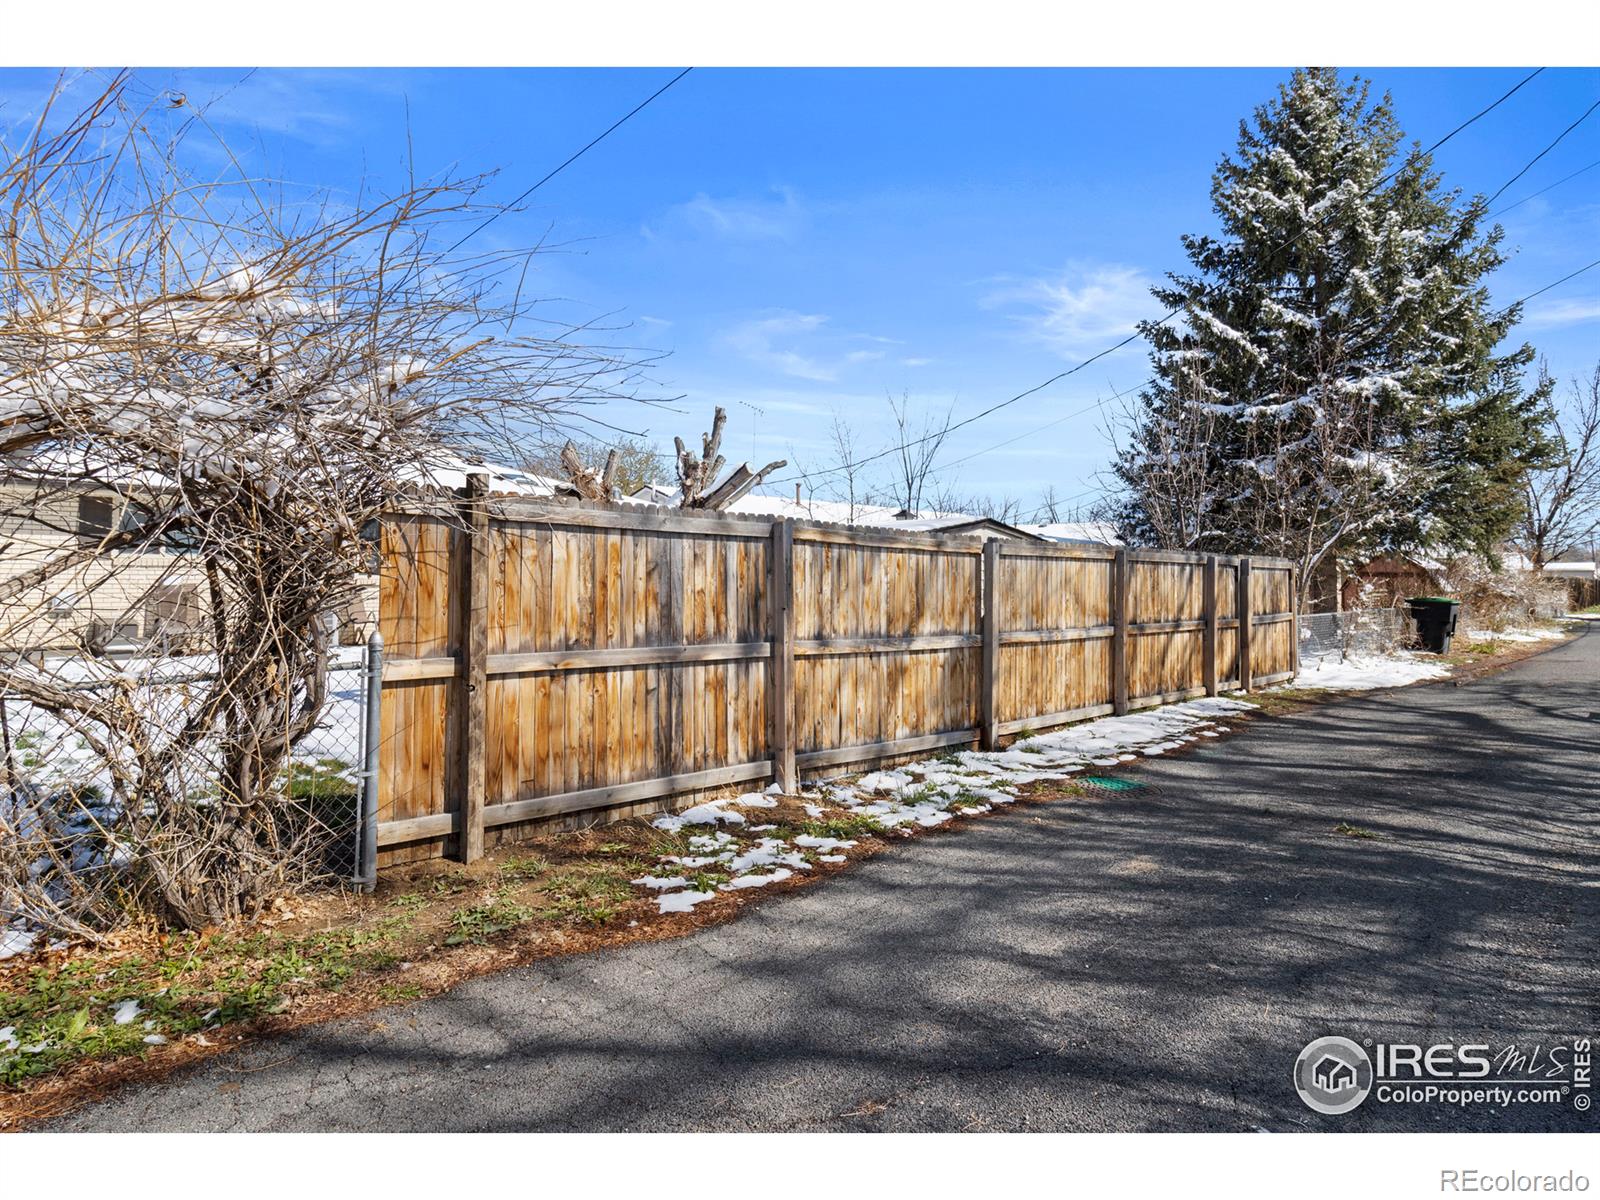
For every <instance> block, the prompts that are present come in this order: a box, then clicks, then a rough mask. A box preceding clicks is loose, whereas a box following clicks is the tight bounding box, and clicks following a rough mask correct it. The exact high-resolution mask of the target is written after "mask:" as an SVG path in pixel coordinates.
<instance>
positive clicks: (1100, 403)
mask: <svg viewBox="0 0 1600 1200" xmlns="http://www.w3.org/2000/svg"><path fill="white" fill-rule="evenodd" d="M1155 381H1156V380H1155V376H1153V375H1152V376H1151V377H1150V378H1149V379H1146V380H1143V381H1142V382H1140V383H1136V384H1134V385H1133V386H1132V387H1125V388H1123V389H1122V390H1121V391H1120V392H1117V391H1113V392H1112V393H1111V396H1110V397H1109V398H1110V399H1112V400H1120V399H1122V398H1123V397H1124V396H1126V395H1128V394H1130V393H1132V392H1136V391H1138V390H1139V389H1140V388H1143V387H1149V386H1150V385H1151V384H1152V383H1154V382H1155ZM1105 403H1106V398H1105V397H1102V398H1100V399H1097V400H1096V401H1095V402H1094V403H1093V404H1090V405H1087V406H1085V407H1083V408H1080V409H1077V410H1076V411H1074V412H1069V413H1068V414H1067V415H1066V416H1064V417H1056V418H1055V419H1054V420H1052V421H1046V422H1045V423H1044V424H1043V425H1039V426H1036V427H1034V428H1033V429H1028V430H1024V431H1023V432H1022V433H1019V434H1017V436H1016V437H1011V438H1007V439H1006V440H1005V441H1003V442H996V443H995V444H994V445H992V446H986V447H984V448H983V449H982V450H975V451H973V452H972V453H971V454H968V455H966V456H965V457H963V458H958V459H954V460H953V461H951V462H947V463H945V464H944V466H942V467H939V468H937V469H936V470H933V471H930V472H929V474H931V475H940V474H943V473H944V472H945V471H948V470H950V469H951V468H952V467H959V466H960V465H961V464H962V463H965V462H971V461H972V460H973V459H975V458H982V457H983V456H984V455H985V454H989V453H991V452H992V451H995V450H1001V449H1004V448H1005V447H1006V446H1010V445H1012V444H1013V443H1015V442H1020V441H1021V440H1022V439H1023V438H1028V437H1032V436H1033V435H1034V434H1036V433H1043V432H1044V431H1045V430H1046V429H1053V428H1055V426H1057V425H1060V424H1061V423H1062V422H1064V421H1070V420H1072V418H1074V417H1081V416H1083V415H1084V414H1085V413H1088V412H1093V411H1094V410H1095V409H1097V408H1103V407H1104V406H1105Z"/></svg>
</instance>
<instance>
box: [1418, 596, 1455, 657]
mask: <svg viewBox="0 0 1600 1200" xmlns="http://www.w3.org/2000/svg"><path fill="white" fill-rule="evenodd" d="M1406 603H1407V604H1408V605H1409V606H1410V608H1411V619H1412V620H1413V621H1415V622H1416V623H1417V636H1418V637H1419V638H1420V639H1421V640H1422V648H1423V649H1424V650H1431V651H1433V653H1435V654H1449V653H1450V639H1451V638H1452V637H1454V636H1455V632H1456V613H1457V612H1458V611H1459V610H1460V608H1461V601H1459V600H1446V599H1445V598H1444V597H1443V596H1409V597H1407V599H1406Z"/></svg>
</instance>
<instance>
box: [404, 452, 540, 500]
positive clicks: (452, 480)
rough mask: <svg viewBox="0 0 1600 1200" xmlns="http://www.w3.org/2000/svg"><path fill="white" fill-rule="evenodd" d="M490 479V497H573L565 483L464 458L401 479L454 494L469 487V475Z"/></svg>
mask: <svg viewBox="0 0 1600 1200" xmlns="http://www.w3.org/2000/svg"><path fill="white" fill-rule="evenodd" d="M479 474H482V475H487V476H488V477H489V493H490V494H491V495H507V496H558V495H562V494H570V493H571V491H572V485H571V484H569V483H568V482H567V481H566V480H565V479H556V478H554V477H552V476H549V475H535V474H534V473H533V472H531V471H523V470H520V469H518V468H516V467H506V466H501V465H500V464H498V463H475V462H471V461H469V460H468V459H464V458H442V459H440V460H439V461H438V462H437V463H434V464H430V465H429V466H428V467H427V468H426V469H417V468H407V469H405V470H403V471H402V472H401V477H402V478H403V479H405V481H406V482H408V483H417V484H420V485H422V486H424V487H434V488H440V489H442V490H446V491H453V490H455V489H458V488H464V487H466V486H467V476H468V475H479Z"/></svg>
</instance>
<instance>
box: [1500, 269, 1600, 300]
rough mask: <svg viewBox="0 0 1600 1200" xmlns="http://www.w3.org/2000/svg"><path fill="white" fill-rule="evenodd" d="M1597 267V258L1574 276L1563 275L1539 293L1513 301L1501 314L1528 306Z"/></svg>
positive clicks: (1574, 273) (1575, 272) (1530, 293)
mask: <svg viewBox="0 0 1600 1200" xmlns="http://www.w3.org/2000/svg"><path fill="white" fill-rule="evenodd" d="M1596 267H1600V258H1597V259H1595V260H1594V261H1593V262H1592V263H1590V264H1589V265H1588V266H1586V267H1579V268H1578V269H1577V270H1576V271H1574V272H1573V273H1572V274H1570V275H1563V276H1562V277H1561V278H1560V279H1558V280H1556V281H1555V282H1554V283H1547V284H1545V285H1544V286H1543V287H1542V288H1540V289H1539V290H1538V291H1537V292H1529V293H1528V294H1527V295H1526V296H1524V297H1523V298H1522V299H1520V300H1513V301H1512V302H1511V303H1510V304H1508V305H1506V307H1505V308H1503V309H1501V310H1500V311H1501V312H1505V311H1507V310H1509V309H1513V308H1515V307H1516V306H1517V305H1519V304H1526V303H1527V302H1528V301H1529V300H1532V299H1533V298H1534V297H1535V296H1542V295H1544V294H1545V293H1546V292H1548V291H1549V290H1550V289H1551V288H1554V287H1560V286H1561V285H1562V284H1563V283H1565V282H1566V281H1567V280H1569V279H1576V278H1577V277H1578V276H1579V275H1582V274H1583V273H1584V272H1585V271H1592V270H1594V269H1595V268H1596Z"/></svg>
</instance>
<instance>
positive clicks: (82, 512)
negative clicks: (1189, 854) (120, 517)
mask: <svg viewBox="0 0 1600 1200" xmlns="http://www.w3.org/2000/svg"><path fill="white" fill-rule="evenodd" d="M114 513H115V510H114V509H113V508H112V507H111V501H109V500H102V499H101V498H100V497H99V496H79V497H78V537H79V539H80V540H82V541H84V542H90V543H93V542H99V541H103V540H104V539H105V538H106V537H107V535H109V534H110V533H111V520H112V517H113V515H114Z"/></svg>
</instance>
